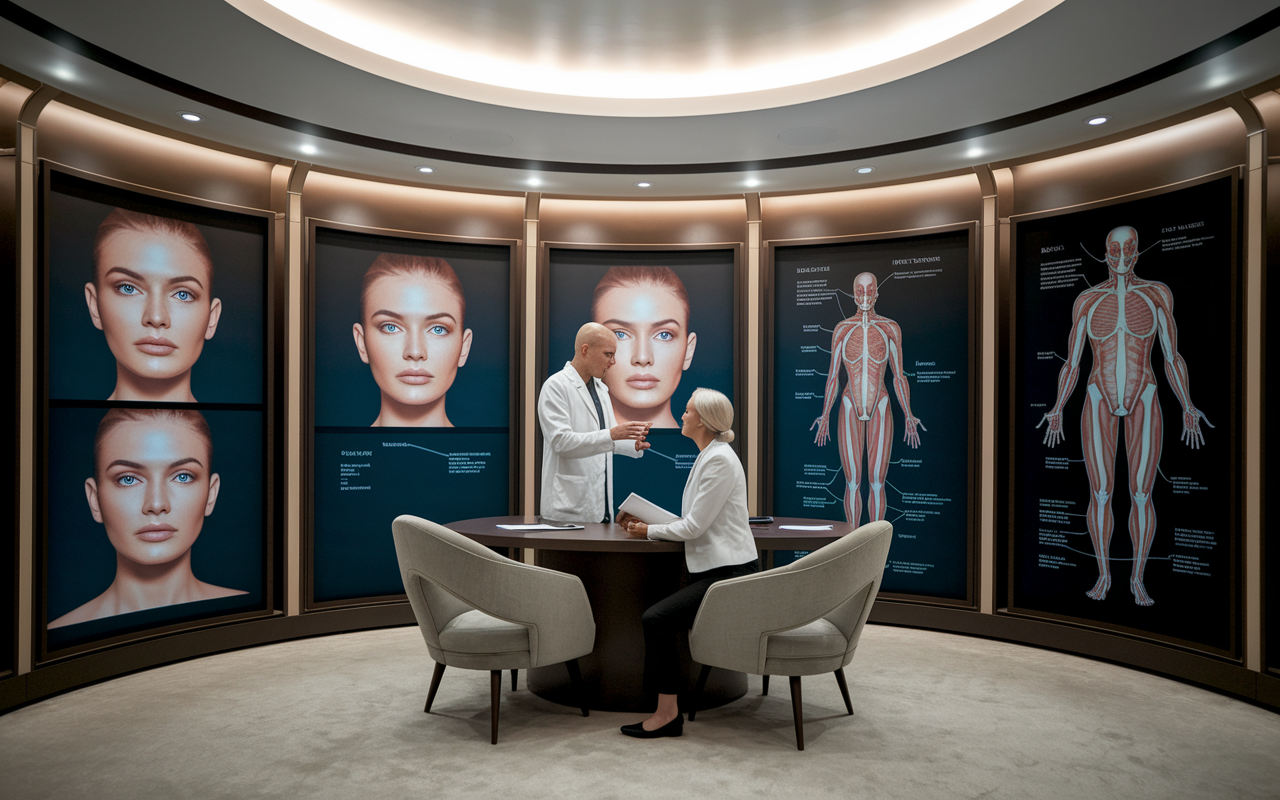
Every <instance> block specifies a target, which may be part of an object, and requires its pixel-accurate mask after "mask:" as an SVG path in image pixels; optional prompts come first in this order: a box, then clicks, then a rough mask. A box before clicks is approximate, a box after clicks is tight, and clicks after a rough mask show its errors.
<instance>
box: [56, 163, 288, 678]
mask: <svg viewBox="0 0 1280 800" xmlns="http://www.w3.org/2000/svg"><path fill="white" fill-rule="evenodd" d="M43 174H44V184H43V187H44V191H43V197H42V203H41V236H42V240H41V242H42V256H43V258H42V265H43V266H42V274H41V286H42V287H43V292H42V303H41V308H42V321H43V327H42V337H41V341H42V344H43V354H44V359H43V371H42V378H43V391H42V392H41V397H42V399H43V408H42V411H43V413H42V425H43V434H44V435H43V442H44V447H43V450H42V454H41V459H42V466H43V468H42V470H41V474H42V477H43V482H42V501H43V502H42V514H41V518H42V524H41V525H40V526H39V528H38V529H39V530H40V531H41V532H42V534H43V535H42V542H41V545H42V546H41V553H42V565H43V569H42V576H43V583H42V588H43V591H42V596H41V603H40V621H41V623H42V630H43V635H42V638H41V647H40V653H39V655H40V658H41V659H42V660H43V659H48V658H53V657H57V656H59V655H63V654H67V653H70V652H75V651H78V650H83V649H88V648H91V647H95V646H99V645H103V644H108V643H113V642H117V641H123V640H125V639H129V638H135V637H138V636H142V635H146V634H150V633H155V632H159V631H168V630H175V629H179V628H184V627H190V626H192V625H196V624H201V623H207V622H209V621H212V620H226V619H235V618H242V617H246V616H253V615H258V614H264V613H269V606H270V599H269V598H270V597H271V585H270V582H271V577H270V576H271V560H272V553H271V546H270V538H271V537H270V536H269V534H268V531H269V527H268V520H270V519H271V491H270V490H271V481H270V478H269V475H270V470H269V469H268V464H269V463H270V454H271V452H272V441H271V434H270V420H269V419H268V416H269V415H268V408H269V403H268V400H269V395H270V392H271V391H272V386H271V380H270V373H269V363H270V361H271V359H270V354H269V351H268V338H269V337H268V335H267V331H268V330H269V326H270V317H271V314H270V310H269V309H270V307H271V305H270V300H269V298H268V293H269V288H268V268H267V263H268V255H267V254H268V253H269V252H270V245H271V242H270V238H271V230H270V215H269V214H268V213H267V212H252V211H246V210H243V209H234V210H233V209H231V208H227V207H222V206H219V205H216V204H212V203H210V204H207V205H197V204H193V203H190V202H183V201H179V200H177V199H174V198H173V197H171V196H166V195H164V194H162V193H160V192H155V193H143V192H139V191H134V190H132V189H126V188H124V187H123V186H122V185H116V184H114V183H108V182H103V181H100V180H90V179H89V178H87V177H86V176H83V175H80V174H76V173H74V172H73V171H71V170H68V169H65V168H61V167H55V166H53V165H50V164H47V163H46V164H44V165H43Z"/></svg>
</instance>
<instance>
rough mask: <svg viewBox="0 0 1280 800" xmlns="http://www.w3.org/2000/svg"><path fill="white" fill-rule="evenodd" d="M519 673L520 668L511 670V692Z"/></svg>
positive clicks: (514, 688)
mask: <svg viewBox="0 0 1280 800" xmlns="http://www.w3.org/2000/svg"><path fill="white" fill-rule="evenodd" d="M519 674H520V670H518V669H513V670H511V691H513V692H514V691H515V690H516V676H517V675H519Z"/></svg>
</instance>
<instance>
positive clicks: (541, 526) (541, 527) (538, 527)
mask: <svg viewBox="0 0 1280 800" xmlns="http://www.w3.org/2000/svg"><path fill="white" fill-rule="evenodd" d="M497 527H499V528H502V529H503V530H504V531H580V530H582V529H583V528H582V526H581V525H548V524H547V523H545V522H538V523H534V524H532V525H498V526H497Z"/></svg>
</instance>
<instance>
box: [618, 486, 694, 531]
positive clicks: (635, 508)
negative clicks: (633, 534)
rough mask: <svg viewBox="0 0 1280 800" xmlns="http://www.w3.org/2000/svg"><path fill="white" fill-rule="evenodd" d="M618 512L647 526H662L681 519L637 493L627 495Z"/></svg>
mask: <svg viewBox="0 0 1280 800" xmlns="http://www.w3.org/2000/svg"><path fill="white" fill-rule="evenodd" d="M618 511H619V513H621V512H626V513H628V514H630V515H631V516H633V517H635V518H636V519H638V520H640V521H641V522H643V523H644V524H646V525H661V524H662V523H664V522H673V521H675V520H677V519H680V517H679V516H677V515H676V514H672V513H671V512H670V511H668V510H666V509H665V508H663V507H662V506H659V505H654V504H653V503H651V502H649V501H648V500H645V499H644V498H643V497H641V496H640V495H638V494H636V493H635V492H632V493H631V494H629V495H627V499H626V500H623V501H622V505H620V506H618Z"/></svg>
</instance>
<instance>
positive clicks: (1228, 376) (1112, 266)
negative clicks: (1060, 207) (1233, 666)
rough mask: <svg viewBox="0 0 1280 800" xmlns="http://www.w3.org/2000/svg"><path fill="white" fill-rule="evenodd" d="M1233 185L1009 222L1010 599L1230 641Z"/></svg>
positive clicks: (1223, 182)
mask: <svg viewBox="0 0 1280 800" xmlns="http://www.w3.org/2000/svg"><path fill="white" fill-rule="evenodd" d="M1231 191H1232V186H1231V180H1230V179H1229V178H1223V179H1219V180H1217V181H1213V182H1209V183H1204V184H1201V185H1198V186H1194V187H1191V188H1186V189H1182V190H1180V191H1176V192H1171V193H1167V194H1164V195H1158V196H1155V197H1150V198H1147V199H1142V200H1135V201H1130V202H1126V203H1120V204H1114V205H1110V206H1105V207H1102V208H1097V209H1092V210H1088V211H1081V212H1076V213H1072V214H1066V215H1061V216H1055V217H1049V218H1044V219H1038V220H1030V221H1027V222H1020V223H1019V225H1018V230H1017V236H1018V264H1017V270H1018V274H1017V300H1018V308H1017V310H1016V316H1017V320H1018V322H1017V325H1018V338H1017V356H1016V357H1017V366H1018V372H1017V381H1016V382H1017V392H1018V394H1017V396H1018V398H1019V402H1018V408H1017V409H1016V425H1017V428H1016V429H1015V432H1014V436H1015V440H1016V441H1017V454H1018V463H1016V464H1015V465H1014V469H1013V473H1014V474H1015V477H1014V480H1015V481H1016V483H1017V486H1018V488H1015V489H1014V503H1015V508H1016V511H1015V519H1014V537H1015V538H1014V548H1015V561H1016V570H1015V596H1016V602H1017V605H1018V606H1021V607H1026V608H1029V609H1035V610H1041V611H1047V612H1050V613H1057V614H1064V615H1068V616H1077V617H1083V618H1085V619H1090V620H1094V621H1098V622H1102V623H1104V624H1111V625H1115V626H1118V627H1124V628H1129V629H1136V630H1141V631H1147V632H1150V633H1155V634H1158V635H1161V636H1166V637H1169V638H1173V639H1181V640H1187V641H1191V642H1195V643H1199V644H1204V645H1209V646H1213V647H1217V648H1219V649H1228V647H1229V645H1230V641H1229V629H1230V624H1229V622H1228V620H1229V617H1230V605H1231V602H1232V601H1231V599H1230V596H1229V595H1230V590H1229V586H1230V584H1231V573H1232V564H1233V556H1232V552H1233V536H1232V519H1233V516H1234V501H1233V499H1232V497H1233V490H1232V489H1231V488H1230V487H1229V485H1228V484H1229V481H1230V478H1229V476H1230V474H1231V464H1232V456H1231V453H1232V450H1233V448H1232V443H1231V441H1230V439H1229V436H1230V430H1231V426H1230V424H1229V422H1230V413H1231V412H1230V409H1231V405H1232V403H1231V398H1232V396H1233V395H1234V391H1235V390H1234V387H1233V384H1232V381H1233V377H1232V372H1233V370H1232V364H1233V363H1234V361H1235V354H1234V340H1233V336H1232V335H1231V330H1232V325H1231V322H1230V320H1231V317H1232V297H1233V293H1232V287H1233V286H1234V267H1233V242H1232V228H1231ZM1117 529H1118V530H1117ZM1126 532H1127V536H1126V535H1125V533H1126ZM1117 534H1119V535H1117Z"/></svg>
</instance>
